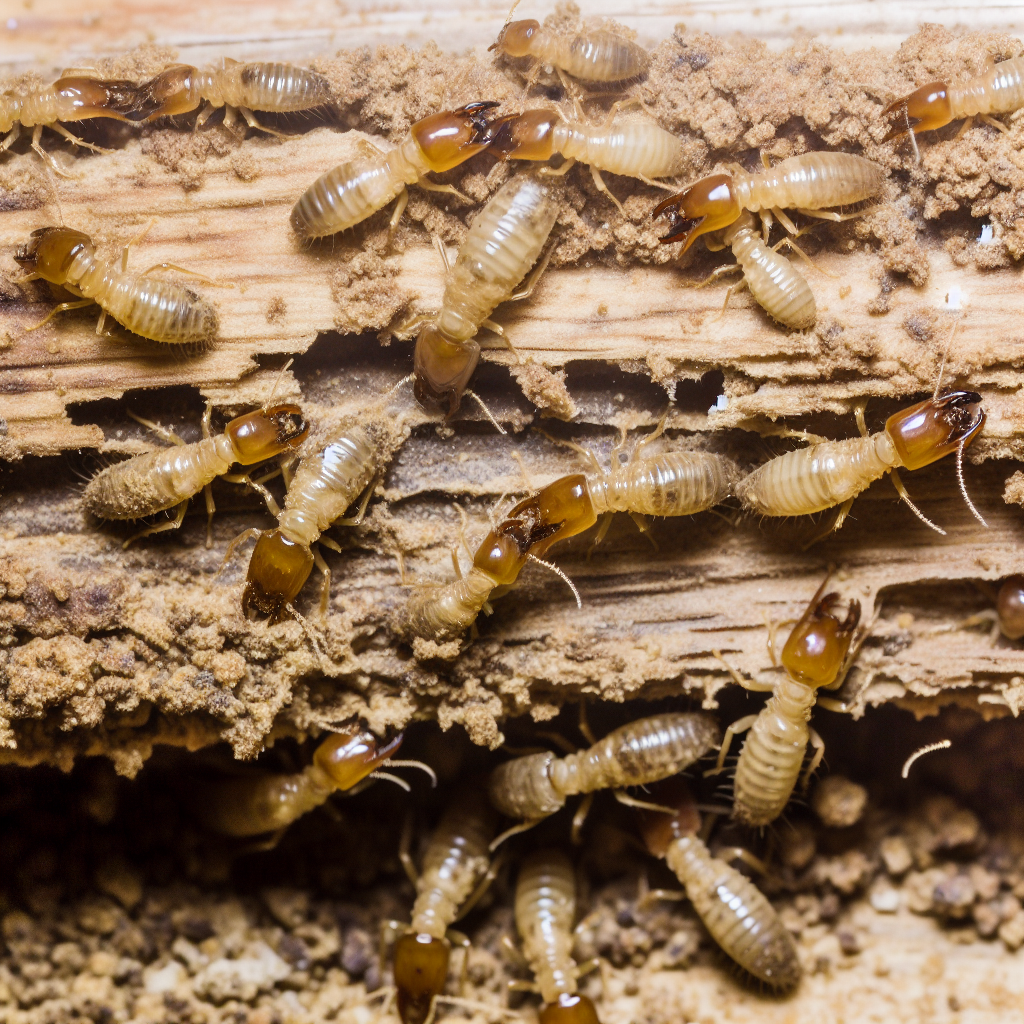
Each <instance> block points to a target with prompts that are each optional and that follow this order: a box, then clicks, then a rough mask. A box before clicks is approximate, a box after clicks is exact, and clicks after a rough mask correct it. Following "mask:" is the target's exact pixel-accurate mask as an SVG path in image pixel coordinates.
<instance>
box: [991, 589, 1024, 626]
mask: <svg viewBox="0 0 1024 1024" xmlns="http://www.w3.org/2000/svg"><path fill="white" fill-rule="evenodd" d="M996 611H997V612H998V613H999V628H1000V629H1001V630H1002V631H1003V636H1005V637H1007V638H1008V639H1010V640H1019V639H1020V638H1021V637H1022V636H1024V576H1008V577H1007V578H1006V579H1005V580H1004V581H1003V585H1002V586H1001V587H1000V588H999V596H998V597H997V598H996Z"/></svg>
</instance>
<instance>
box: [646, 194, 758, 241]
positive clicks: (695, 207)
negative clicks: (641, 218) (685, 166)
mask: <svg viewBox="0 0 1024 1024" xmlns="http://www.w3.org/2000/svg"><path fill="white" fill-rule="evenodd" d="M666 212H667V213H668V214H669V216H670V218H671V223H670V227H669V233H668V234H667V235H664V236H663V237H662V238H661V241H662V242H663V243H666V244H667V243H669V242H678V241H680V239H682V240H683V243H684V244H683V248H682V249H681V250H680V253H679V255H680V256H681V255H682V254H683V253H684V252H686V250H687V249H689V248H690V246H691V245H693V243H694V242H695V241H696V240H697V238H698V237H699V236H700V235H706V234H707V233H708V232H709V231H718V230H720V229H721V228H724V227H728V226H729V225H730V224H731V223H732V222H733V221H734V220H736V219H737V218H738V217H739V215H740V214H741V213H742V212H743V210H742V208H741V207H740V204H739V200H737V198H736V197H735V196H734V195H733V191H732V177H731V176H730V175H728V174H709V175H708V176H707V177H706V178H701V179H700V181H698V182H695V183H694V184H693V185H691V186H690V187H689V188H685V189H683V191H682V192H679V193H677V194H676V195H674V196H669V197H668V199H666V200H665V201H664V202H662V203H659V204H658V205H657V206H656V207H655V208H654V213H653V214H651V216H652V217H660V216H661V215H662V214H663V213H666Z"/></svg>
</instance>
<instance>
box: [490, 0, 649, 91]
mask: <svg viewBox="0 0 1024 1024" xmlns="http://www.w3.org/2000/svg"><path fill="white" fill-rule="evenodd" d="M517 6H518V0H517V2H516V3H515V4H513V6H512V11H510V12H509V17H511V14H512V12H513V11H515V9H516V7H517ZM488 49H489V50H497V51H498V53H503V54H505V55H506V56H508V57H529V58H531V59H532V61H533V63H534V70H533V72H532V73H531V76H530V84H532V82H533V80H534V79H535V78H536V76H537V75H538V74H539V72H540V70H541V68H543V67H545V66H550V67H553V68H554V69H555V70H556V71H557V72H558V75H559V78H561V79H562V83H563V85H565V86H566V87H568V82H566V80H565V77H564V76H565V75H566V74H568V75H572V77H573V78H578V79H580V80H581V81H584V82H623V81H626V80H627V79H630V78H638V77H640V76H641V75H643V74H645V73H646V71H647V69H648V67H649V66H650V62H651V57H650V54H649V53H648V52H647V51H646V50H645V49H644V48H643V47H642V46H638V45H637V44H636V43H634V42H633V40H632V39H627V38H626V37H625V36H624V35H622V34H621V33H618V32H612V31H609V30H608V29H606V28H588V27H586V26H584V27H583V28H582V29H581V30H580V31H578V32H575V33H573V32H565V31H558V30H554V29H550V28H547V27H545V26H543V25H541V24H540V22H539V21H534V20H533V19H532V18H530V19H526V20H523V21H506V22H505V24H504V25H503V26H502V29H501V32H500V33H499V34H498V38H497V39H496V40H495V41H494V42H493V43H492V44H491V45H490V46H489V47H488ZM527 87H528V88H529V86H527Z"/></svg>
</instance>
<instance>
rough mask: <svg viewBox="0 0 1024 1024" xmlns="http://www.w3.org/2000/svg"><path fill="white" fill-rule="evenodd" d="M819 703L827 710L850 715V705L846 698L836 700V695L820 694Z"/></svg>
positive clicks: (819, 705)
mask: <svg viewBox="0 0 1024 1024" xmlns="http://www.w3.org/2000/svg"><path fill="white" fill-rule="evenodd" d="M817 705H818V707H820V708H824V709H825V710H826V711H834V712H835V713H836V714H837V715H848V714H849V713H850V705H849V704H847V703H846V701H845V700H836V698H835V697H822V696H819V697H818V700H817Z"/></svg>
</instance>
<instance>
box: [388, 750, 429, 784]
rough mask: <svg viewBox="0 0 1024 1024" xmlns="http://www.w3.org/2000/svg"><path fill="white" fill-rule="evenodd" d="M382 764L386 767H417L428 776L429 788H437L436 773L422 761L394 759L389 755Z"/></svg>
mask: <svg viewBox="0 0 1024 1024" xmlns="http://www.w3.org/2000/svg"><path fill="white" fill-rule="evenodd" d="M384 764H385V765H386V766H387V767H388V768H419V770H420V771H421V772H426V773H427V774H428V775H429V776H430V787H431V789H437V773H436V772H435V771H434V769H433V768H431V767H430V765H429V764H424V763H423V762H422V761H403V760H395V759H394V758H391V757H389V758H388V759H387V760H386V761H385V762H384Z"/></svg>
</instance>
